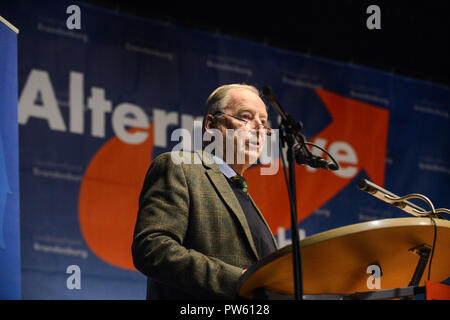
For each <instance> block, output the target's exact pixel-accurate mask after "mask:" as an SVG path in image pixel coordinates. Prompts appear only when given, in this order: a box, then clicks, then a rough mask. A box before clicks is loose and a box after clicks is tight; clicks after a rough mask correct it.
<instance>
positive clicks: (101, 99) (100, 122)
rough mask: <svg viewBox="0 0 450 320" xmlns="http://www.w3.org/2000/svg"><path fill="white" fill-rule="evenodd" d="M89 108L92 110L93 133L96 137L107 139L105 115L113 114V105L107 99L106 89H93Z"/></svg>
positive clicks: (89, 99)
mask: <svg viewBox="0 0 450 320" xmlns="http://www.w3.org/2000/svg"><path fill="white" fill-rule="evenodd" d="M87 101H88V108H89V109H91V110H92V127H91V133H92V135H93V136H94V137H99V138H104V137H105V113H106V112H111V109H112V104H111V101H110V100H106V99H105V89H102V88H96V87H93V88H91V96H90V97H89V98H88V100H87Z"/></svg>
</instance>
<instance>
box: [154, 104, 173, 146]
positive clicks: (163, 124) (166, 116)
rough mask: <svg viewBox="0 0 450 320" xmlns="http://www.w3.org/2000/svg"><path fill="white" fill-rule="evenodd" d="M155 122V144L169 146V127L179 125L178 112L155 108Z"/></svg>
mask: <svg viewBox="0 0 450 320" xmlns="http://www.w3.org/2000/svg"><path fill="white" fill-rule="evenodd" d="M153 123H154V125H155V136H154V139H155V140H154V141H155V146H158V147H162V148H165V147H167V127H168V126H170V125H174V126H176V125H178V113H177V112H174V111H172V112H169V113H168V112H166V111H165V110H159V109H154V110H153Z"/></svg>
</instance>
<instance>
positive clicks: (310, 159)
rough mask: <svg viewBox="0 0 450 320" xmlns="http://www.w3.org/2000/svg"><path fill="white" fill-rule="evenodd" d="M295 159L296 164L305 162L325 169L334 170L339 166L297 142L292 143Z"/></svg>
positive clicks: (313, 166)
mask: <svg viewBox="0 0 450 320" xmlns="http://www.w3.org/2000/svg"><path fill="white" fill-rule="evenodd" d="M293 149H294V154H295V161H296V162H297V163H298V164H306V165H308V166H310V167H312V168H319V169H326V170H332V171H336V170H338V169H339V167H338V166H337V165H336V164H335V163H333V162H332V161H328V160H325V159H324V158H322V157H319V156H317V155H314V154H312V153H311V152H309V150H308V151H305V150H304V149H306V147H304V148H302V146H300V145H299V144H296V145H294V147H293Z"/></svg>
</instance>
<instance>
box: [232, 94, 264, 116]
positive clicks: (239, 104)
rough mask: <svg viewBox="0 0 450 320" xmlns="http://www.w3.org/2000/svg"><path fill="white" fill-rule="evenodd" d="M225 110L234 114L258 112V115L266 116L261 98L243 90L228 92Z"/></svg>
mask: <svg viewBox="0 0 450 320" xmlns="http://www.w3.org/2000/svg"><path fill="white" fill-rule="evenodd" d="M227 108H229V109H232V110H234V111H236V112H240V111H245V110H246V111H254V112H255V111H257V112H258V111H259V113H261V114H265V115H267V111H266V105H265V104H264V102H263V101H262V100H261V98H260V97H259V96H258V95H257V94H256V93H255V92H253V91H251V90H249V89H244V88H235V89H232V90H230V92H229V100H228V103H227Z"/></svg>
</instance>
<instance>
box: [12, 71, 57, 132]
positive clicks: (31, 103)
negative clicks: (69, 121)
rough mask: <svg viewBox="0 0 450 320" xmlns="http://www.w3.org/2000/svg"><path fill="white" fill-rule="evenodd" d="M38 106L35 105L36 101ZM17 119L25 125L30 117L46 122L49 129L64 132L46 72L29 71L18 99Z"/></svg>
mask: <svg viewBox="0 0 450 320" xmlns="http://www.w3.org/2000/svg"><path fill="white" fill-rule="evenodd" d="M38 99H39V100H40V102H41V103H40V104H36V100H38ZM18 113H19V115H18V117H19V123H20V124H27V122H28V120H29V118H30V117H34V118H38V119H45V120H47V123H48V126H49V128H50V129H52V130H55V131H66V125H65V124H64V120H63V118H62V116H61V113H60V111H59V107H58V102H57V100H56V96H55V92H54V90H53V87H52V83H51V81H50V77H49V75H48V72H46V71H42V70H34V69H33V70H31V73H30V76H29V77H28V79H27V81H26V82H25V86H24V87H23V90H22V94H21V95H20V98H19V110H18Z"/></svg>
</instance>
